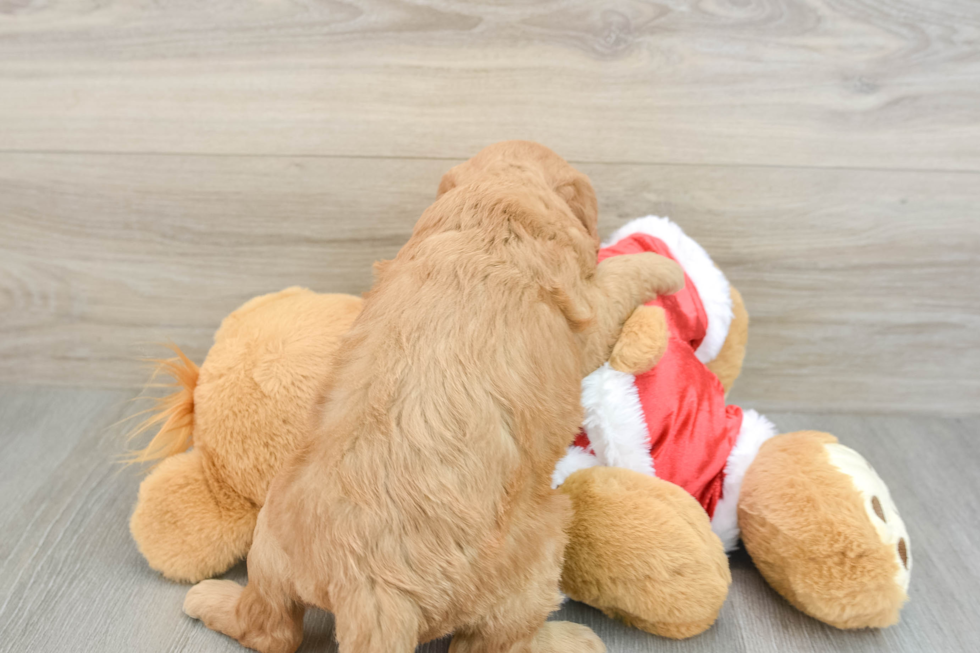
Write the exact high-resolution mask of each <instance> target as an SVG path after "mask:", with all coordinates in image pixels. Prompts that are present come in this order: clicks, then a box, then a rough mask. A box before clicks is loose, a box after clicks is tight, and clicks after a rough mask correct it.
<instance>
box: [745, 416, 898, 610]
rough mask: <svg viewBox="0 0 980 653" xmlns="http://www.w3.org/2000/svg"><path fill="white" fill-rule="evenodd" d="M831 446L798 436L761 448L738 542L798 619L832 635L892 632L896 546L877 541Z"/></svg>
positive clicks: (823, 436)
mask: <svg viewBox="0 0 980 653" xmlns="http://www.w3.org/2000/svg"><path fill="white" fill-rule="evenodd" d="M836 442H837V439H836V438H835V437H834V436H832V435H830V434H829V433H818V432H815V431H803V432H799V433H788V434H786V435H780V436H777V437H775V438H773V439H771V440H769V441H768V442H766V443H765V444H764V445H763V446H762V448H761V450H760V451H759V455H758V457H757V458H756V460H755V462H754V463H752V466H751V467H749V470H748V472H747V473H746V475H745V480H744V481H743V483H742V493H741V498H740V500H739V505H738V517H739V524H740V526H741V528H742V540H743V542H744V543H745V547H746V549H748V551H749V553H750V554H751V555H752V560H753V561H754V562H755V564H756V566H757V567H758V568H759V571H760V572H762V575H763V576H765V578H766V580H767V581H769V584H770V585H772V586H773V587H774V588H775V589H776V591H778V592H779V593H780V594H782V595H783V596H784V597H785V598H786V599H787V600H788V601H789V602H790V603H792V604H793V605H795V606H796V607H797V608H799V609H800V610H802V611H803V612H805V613H807V614H809V615H811V616H813V617H815V618H816V619H820V620H821V621H824V622H826V623H828V624H831V625H832V626H836V627H838V628H867V627H875V628H881V627H884V626H890V625H892V624H894V623H896V622H897V621H898V613H899V610H900V609H901V607H902V604H903V603H905V600H906V594H905V588H904V587H903V586H902V582H901V580H900V579H901V578H902V574H901V573H900V569H899V565H901V564H902V560H901V556H900V555H899V554H898V551H897V548H898V546H900V545H899V544H898V543H896V542H893V541H889V540H888V539H887V538H883V537H882V536H881V534H879V532H878V530H877V529H876V527H875V523H874V521H873V519H872V518H869V514H868V511H867V510H866V509H865V506H864V502H863V501H862V498H861V494H860V492H859V491H858V490H857V488H856V487H855V484H854V482H853V481H852V479H851V478H850V477H848V476H847V475H846V474H844V473H843V472H842V471H840V469H838V468H837V467H836V466H835V465H834V464H832V462H831V459H830V456H829V455H828V453H827V449H826V445H827V444H834V443H836ZM907 546H908V544H907V542H906V543H905V547H906V548H907Z"/></svg>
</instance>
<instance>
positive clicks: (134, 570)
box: [0, 387, 980, 653]
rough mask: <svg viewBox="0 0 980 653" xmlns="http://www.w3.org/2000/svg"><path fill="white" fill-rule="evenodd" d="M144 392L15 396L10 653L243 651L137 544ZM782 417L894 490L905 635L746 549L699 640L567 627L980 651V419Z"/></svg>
mask: <svg viewBox="0 0 980 653" xmlns="http://www.w3.org/2000/svg"><path fill="white" fill-rule="evenodd" d="M129 397H130V393H127V392H123V391H115V390H71V389H46V388H33V389H24V388H2V387H0V496H2V497H3V501H2V502H0V653H7V652H9V653H24V652H26V651H32V652H38V653H40V652H43V651H58V652H59V653H71V652H74V651H78V652H80V653H81V652H86V653H87V652H91V651H100V652H104V653H109V652H115V651H119V652H123V651H125V652H126V653H133V652H134V651H148V652H149V651H189V652H198V651H202V652H203V651H208V652H212V653H215V652H217V651H229V652H233V651H240V650H242V649H241V648H240V647H239V646H238V645H237V644H236V643H235V642H233V641H231V640H228V639H226V638H224V637H222V636H220V635H217V634H216V633H213V632H211V631H209V630H207V629H206V628H204V627H203V626H202V625H201V624H200V623H198V622H196V621H192V620H191V619H189V618H187V617H185V616H184V615H183V614H182V613H181V611H180V606H181V602H182V600H183V596H184V593H185V592H186V590H187V587H186V586H183V585H177V584H174V583H170V582H168V581H166V580H163V579H162V578H160V577H159V576H158V575H156V574H155V573H153V572H152V571H150V569H149V568H148V567H147V566H146V564H145V563H144V561H143V559H142V558H141V557H140V555H139V553H138V552H137V551H136V547H135V546H134V544H133V542H132V540H131V539H130V537H129V532H128V530H127V522H128V518H129V513H130V510H131V508H132V505H133V502H134V500H135V496H136V488H137V485H138V484H139V480H140V475H139V472H138V471H137V470H135V469H121V468H120V467H118V466H116V465H114V464H113V463H112V459H113V457H114V456H115V455H117V454H118V453H119V452H120V451H122V448H123V443H122V442H121V440H120V430H119V429H118V428H113V427H112V426H111V425H112V424H113V423H115V422H116V421H117V420H119V419H120V418H121V417H122V416H124V415H126V414H128V412H129V411H131V410H132V404H131V403H130V402H128V401H127V399H129ZM771 417H772V418H773V419H774V420H775V421H776V423H777V424H778V425H779V426H780V428H781V429H783V430H795V429H800V428H816V429H825V430H828V431H831V432H833V433H836V434H837V435H838V436H839V437H840V438H841V440H842V441H844V442H846V443H848V444H850V445H852V446H854V447H855V448H857V449H859V450H860V451H862V452H863V453H864V454H866V456H867V457H868V459H869V460H870V461H871V462H872V464H874V466H875V467H876V468H877V470H878V472H879V474H881V476H882V477H883V478H884V479H885V480H886V482H888V483H889V485H890V486H891V490H892V494H893V496H894V498H895V501H896V503H897V504H898V506H899V508H900V510H901V511H902V515H903V518H904V520H905V522H906V523H907V524H908V528H909V534H910V536H911V541H912V551H913V555H914V567H913V572H912V583H911V588H910V591H909V594H910V597H911V598H910V602H909V603H908V605H907V606H906V608H905V610H904V612H903V615H902V622H901V623H900V624H899V625H897V626H894V627H892V628H888V629H886V630H881V631H863V632H844V631H838V630H835V629H833V628H830V627H829V626H825V625H823V624H821V623H819V622H817V621H814V620H812V619H810V618H808V617H805V616H803V615H802V614H800V613H798V612H796V611H795V610H794V609H793V608H791V607H790V606H789V605H788V604H787V603H786V602H785V601H783V600H782V599H781V598H780V597H779V596H778V595H777V594H776V593H775V592H773V591H772V590H770V589H769V588H768V587H767V586H766V585H765V583H764V582H763V580H762V578H761V577H760V576H759V574H758V572H757V571H756V570H755V569H754V567H753V566H752V563H751V561H750V560H749V559H748V557H747V556H746V555H745V554H744V553H736V554H735V555H734V556H733V557H732V569H733V575H734V584H733V586H732V590H731V593H730V594H729V598H728V601H727V603H726V604H725V607H724V610H723V611H722V614H721V617H720V618H719V620H718V622H717V624H716V625H715V626H714V627H713V628H712V629H711V630H709V631H708V632H706V633H705V634H703V635H701V636H699V637H696V638H694V639H691V640H686V641H683V642H672V641H668V640H664V639H660V638H657V637H654V636H652V635H647V634H645V633H642V632H640V631H638V630H635V629H630V628H627V627H625V626H623V625H621V624H619V623H617V622H613V621H610V620H609V619H607V618H605V617H604V616H603V615H602V614H600V613H598V612H596V611H595V610H592V609H591V608H588V607H586V606H583V605H580V604H567V605H566V606H565V607H564V608H563V609H562V611H561V612H560V613H558V614H557V615H555V616H556V617H557V618H567V619H571V620H574V621H578V622H581V623H586V624H588V625H590V626H591V627H592V628H593V629H595V631H596V632H597V633H598V634H599V635H600V637H602V639H603V640H604V641H605V642H606V644H607V646H608V647H609V650H610V651H611V652H613V653H616V652H623V653H626V652H629V653H638V652H640V651H677V652H682V651H685V652H687V651H689V652H691V653H694V652H697V653H713V652H717V653H738V652H742V651H744V652H746V653H768V652H773V653H791V652H793V651H806V652H810V651H813V652H817V651H821V652H822V651H828V650H833V651H854V652H858V651H860V652H870V651H883V652H884V651H887V652H888V653H902V652H909V653H921V652H925V651H929V652H936V653H940V652H941V653H959V652H962V653H975V652H976V651H978V650H980V629H978V628H977V615H978V614H980V555H978V547H977V542H980V509H978V507H977V502H976V501H974V500H973V499H974V498H975V497H977V496H980V475H978V474H977V465H976V463H977V461H978V460H980V438H978V437H977V433H978V431H980V418H975V417H971V418H959V419H940V418H927V417H907V416H890V417H883V416H863V417H859V416H844V415H837V416H828V415H808V414H802V413H780V414H773V415H771ZM231 577H232V578H236V579H239V580H243V579H244V572H243V570H242V569H241V568H238V569H236V570H234V572H233V573H232V574H231ZM332 628H333V622H332V618H331V617H330V616H329V615H327V614H325V613H322V612H318V611H311V612H310V613H309V615H308V616H307V620H306V640H305V642H304V645H303V648H302V649H301V650H302V651H322V652H326V651H335V650H336V646H335V644H334V643H333V630H332ZM446 646H447V643H446V642H445V641H442V642H435V643H431V644H429V645H428V646H427V647H424V648H423V649H422V650H425V651H432V652H435V651H445V650H446Z"/></svg>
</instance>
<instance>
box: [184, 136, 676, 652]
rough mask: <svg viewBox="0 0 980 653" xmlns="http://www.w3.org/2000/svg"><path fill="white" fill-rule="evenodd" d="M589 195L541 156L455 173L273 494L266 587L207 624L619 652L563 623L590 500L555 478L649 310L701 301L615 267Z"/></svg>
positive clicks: (284, 637) (347, 347)
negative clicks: (562, 585) (319, 621)
mask: <svg viewBox="0 0 980 653" xmlns="http://www.w3.org/2000/svg"><path fill="white" fill-rule="evenodd" d="M597 248H598V238H597V234H596V200H595V194H594V192H593V190H592V186H591V184H590V183H589V181H588V179H587V178H586V177H585V176H584V175H582V174H581V173H579V172H577V171H576V170H574V169H573V168H572V167H571V166H569V165H568V164H567V163H566V162H565V161H564V160H563V159H562V158H560V157H559V156H557V155H556V154H555V153H554V152H552V151H551V150H549V149H547V148H545V147H543V146H541V145H537V144H534V143H527V142H506V143H500V144H497V145H494V146H491V147H488V148H487V149H485V150H483V151H482V152H480V153H479V154H478V155H477V156H476V157H474V158H473V159H471V160H469V161H467V162H466V163H463V164H462V165H459V166H457V167H456V168H453V169H452V170H450V171H449V172H448V173H447V174H446V175H445V177H444V178H443V180H442V183H441V184H440V186H439V193H438V196H437V199H436V201H435V203H434V204H432V206H430V207H429V208H428V209H427V210H426V211H425V212H424V213H423V214H422V217H421V218H420V219H419V221H418V223H417V224H416V226H415V230H414V232H413V234H412V237H411V238H410V239H409V241H408V242H407V243H406V244H405V246H404V247H403V248H402V249H401V251H400V252H399V253H398V255H397V257H396V258H395V259H393V260H392V261H389V262H387V263H386V264H385V265H383V266H380V267H379V268H378V269H377V270H376V276H377V279H376V282H375V285H374V287H373V288H372V290H371V291H370V292H369V293H368V294H367V296H366V298H365V301H364V307H363V311H362V312H361V314H360V316H359V317H358V318H357V320H356V321H355V323H354V325H353V327H352V328H351V330H350V332H349V333H348V335H347V336H346V338H345V340H344V342H343V343H342V345H341V347H340V351H339V354H338V357H337V360H336V361H335V367H334V373H333V375H332V377H331V379H330V382H329V387H328V388H326V389H325V390H324V393H323V400H322V403H321V407H320V410H319V413H320V415H319V419H318V424H317V425H316V426H315V428H314V429H313V430H312V435H311V437H309V438H308V439H307V441H306V443H305V444H304V445H302V446H301V447H300V449H299V451H298V452H297V453H296V455H295V457H294V458H293V459H292V460H291V461H290V462H289V463H287V465H286V467H285V468H284V470H283V472H282V473H280V475H279V476H278V477H277V478H276V479H275V480H274V481H273V483H272V485H271V487H270V490H269V494H268V496H267V498H266V502H265V505H264V507H263V508H262V511H261V513H260V514H259V517H258V523H257V525H256V528H255V534H254V542H253V544H252V549H251V551H250V552H249V554H248V577H249V583H248V585H247V587H244V588H243V587H242V586H240V585H238V584H236V583H234V582H231V581H219V580H208V581H204V582H203V583H200V584H198V585H196V586H195V587H193V588H192V589H191V590H190V591H189V592H188V594H187V598H186V600H185V603H184V610H185V612H186V613H187V614H188V615H190V616H191V617H195V618H198V619H201V620H202V621H203V622H204V623H205V624H206V625H207V626H208V627H209V628H212V629H214V630H217V631H220V632H223V633H225V634H227V635H229V636H231V637H234V638H236V639H237V640H238V641H239V642H241V643H242V644H244V645H245V646H249V647H251V648H254V649H257V650H259V651H262V652H264V653H291V652H292V651H294V650H295V649H296V648H297V647H298V646H299V644H300V641H301V639H302V623H303V619H302V618H303V611H304V606H305V605H315V606H319V607H321V608H323V609H325V610H331V611H333V612H334V614H335V615H336V623H337V627H336V636H337V640H338V642H339V645H340V650H341V651H342V652H343V653H360V652H365V651H372V652H373V651H377V652H379V653H410V652H411V651H414V650H415V647H416V645H417V644H418V643H419V642H424V641H427V640H430V639H434V638H437V637H440V636H443V635H445V634H447V633H450V632H453V633H455V635H454V637H453V642H452V646H451V650H452V651H454V652H455V653H476V652H484V651H485V652H494V653H495V652H498V651H499V652H514V653H516V652H532V651H533V652H536V653H543V652H552V651H553V652H555V653H558V652H561V653H574V652H577V651H582V652H593V651H602V650H604V647H603V646H602V643H601V642H600V641H599V640H598V638H597V637H596V636H595V634H594V633H593V632H592V631H591V630H589V629H588V628H586V627H584V626H579V625H576V624H571V623H567V622H549V623H545V619H546V617H547V616H548V614H549V613H550V612H551V611H552V610H554V609H555V608H556V607H557V606H558V604H559V591H558V583H559V577H560V573H561V565H562V554H563V550H564V548H565V541H566V536H565V533H564V531H565V526H566V524H567V522H568V520H569V518H570V506H569V503H568V500H567V499H566V498H565V497H564V496H562V495H560V494H558V493H556V492H554V491H553V490H552V489H551V474H552V471H553V470H554V467H555V463H556V462H557V461H558V459H559V458H560V457H561V456H562V455H563V454H564V453H565V449H566V447H567V445H568V444H569V442H570V441H571V440H572V438H573V437H574V435H575V433H576V432H577V430H578V428H579V424H580V423H581V420H582V409H581V407H580V402H579V392H580V389H579V388H580V382H581V380H582V377H583V375H584V374H586V373H588V372H590V371H592V370H593V369H595V368H596V367H598V366H599V365H600V364H602V363H603V361H605V360H606V358H607V357H608V355H609V352H610V349H611V347H612V345H613V343H614V342H615V341H616V338H617V335H618V333H619V331H620V329H621V328H622V325H623V322H624V321H625V320H626V318H627V317H628V316H629V315H630V313H631V312H632V311H633V309H634V307H636V306H637V305H639V304H642V303H643V302H646V301H648V300H650V299H652V298H653V296H654V295H655V294H657V293H669V292H673V291H675V290H677V289H678V288H680V287H681V286H682V285H683V275H682V273H681V271H680V268H678V267H677V266H676V264H674V263H673V262H672V261H670V260H668V259H665V258H661V257H659V256H657V255H654V254H639V255H636V256H632V257H631V256H616V257H612V258H610V259H609V260H608V261H605V262H603V263H602V264H601V265H599V266H597V265H596V252H597Z"/></svg>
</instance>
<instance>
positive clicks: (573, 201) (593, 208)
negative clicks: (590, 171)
mask: <svg viewBox="0 0 980 653" xmlns="http://www.w3.org/2000/svg"><path fill="white" fill-rule="evenodd" d="M555 191H556V192H557V193H558V195H559V197H561V198H562V199H563V200H565V203H566V204H568V208H570V209H571V210H572V213H573V214H574V215H575V217H576V218H578V219H579V221H580V222H581V223H582V226H583V227H585V230H586V231H587V232H588V233H589V236H591V237H592V238H593V240H595V241H596V242H599V225H598V222H599V203H598V202H597V201H596V197H595V190H594V189H593V188H592V182H590V181H589V178H588V177H586V176H585V175H583V174H576V175H575V176H574V177H572V178H571V180H569V181H567V182H565V183H563V184H561V185H559V186H558V187H557V188H556V189H555Z"/></svg>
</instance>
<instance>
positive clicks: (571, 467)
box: [551, 445, 599, 488]
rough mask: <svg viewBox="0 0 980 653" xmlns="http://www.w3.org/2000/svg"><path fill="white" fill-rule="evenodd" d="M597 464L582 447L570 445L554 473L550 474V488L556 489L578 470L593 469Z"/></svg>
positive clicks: (596, 460)
mask: <svg viewBox="0 0 980 653" xmlns="http://www.w3.org/2000/svg"><path fill="white" fill-rule="evenodd" d="M598 464H599V461H598V459H596V457H595V456H594V455H592V454H591V453H589V452H588V451H586V450H585V449H583V448H582V447H576V446H575V445H572V446H570V447H569V448H568V452H566V453H565V456H564V457H563V458H562V459H561V460H559V461H558V464H557V465H555V471H554V472H552V473H551V487H552V488H556V487H558V486H559V485H561V484H562V483H564V482H565V479H566V478H568V477H569V476H571V475H572V474H574V473H575V472H577V471H578V470H580V469H587V468H589V467H595V466H596V465H598Z"/></svg>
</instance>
